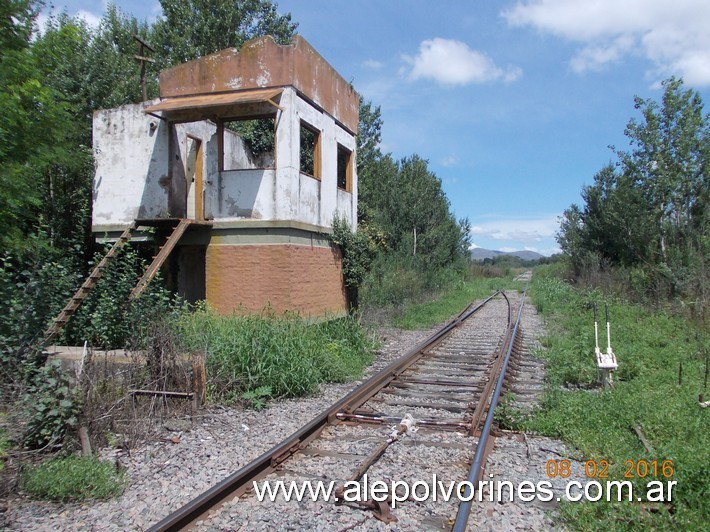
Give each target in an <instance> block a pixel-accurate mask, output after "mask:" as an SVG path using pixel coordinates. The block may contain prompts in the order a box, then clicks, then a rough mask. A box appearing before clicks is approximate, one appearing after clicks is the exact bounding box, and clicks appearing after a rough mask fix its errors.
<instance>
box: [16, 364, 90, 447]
mask: <svg viewBox="0 0 710 532" xmlns="http://www.w3.org/2000/svg"><path fill="white" fill-rule="evenodd" d="M79 394H80V390H78V389H76V388H73V387H72V382H71V381H70V379H69V377H68V376H67V374H66V373H65V372H64V371H62V367H61V362H59V361H58V360H52V361H49V362H48V363H47V364H46V365H45V366H43V367H41V368H39V369H38V370H37V371H36V373H35V374H34V376H33V378H32V381H31V383H30V385H29V386H28V387H27V392H26V395H25V404H26V408H27V411H28V414H27V419H28V422H27V428H26V429H25V433H24V436H23V440H24V444H25V446H26V447H28V448H30V449H42V448H45V447H52V448H57V447H61V446H62V443H63V441H64V437H65V436H66V434H67V432H68V431H69V430H70V429H73V428H75V427H76V426H77V423H78V418H79V415H80V413H81V396H80V395H79Z"/></svg>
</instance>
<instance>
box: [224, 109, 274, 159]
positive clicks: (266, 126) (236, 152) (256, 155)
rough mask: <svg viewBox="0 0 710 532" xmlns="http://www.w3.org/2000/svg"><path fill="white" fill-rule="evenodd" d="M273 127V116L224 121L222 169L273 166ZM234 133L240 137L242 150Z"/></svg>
mask: <svg viewBox="0 0 710 532" xmlns="http://www.w3.org/2000/svg"><path fill="white" fill-rule="evenodd" d="M274 127H275V119H274V117H273V116H270V117H260V118H248V119H241V120H230V121H224V139H223V141H224V159H223V162H224V169H225V170H246V169H256V168H273V167H274V146H275V144H276V142H275V131H274ZM234 135H236V136H238V137H240V138H241V140H242V142H243V146H244V149H243V150H241V149H239V146H238V145H239V141H238V140H237V139H235V138H233V136H234ZM230 137H231V138H230Z"/></svg>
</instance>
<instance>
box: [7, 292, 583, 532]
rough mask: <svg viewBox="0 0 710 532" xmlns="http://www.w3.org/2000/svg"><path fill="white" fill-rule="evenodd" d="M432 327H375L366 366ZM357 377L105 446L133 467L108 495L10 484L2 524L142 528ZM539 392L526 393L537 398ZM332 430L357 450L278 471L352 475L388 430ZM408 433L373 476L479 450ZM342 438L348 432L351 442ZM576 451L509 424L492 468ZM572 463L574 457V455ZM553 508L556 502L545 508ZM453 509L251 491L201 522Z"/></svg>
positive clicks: (445, 473) (531, 320)
mask: <svg viewBox="0 0 710 532" xmlns="http://www.w3.org/2000/svg"><path fill="white" fill-rule="evenodd" d="M523 319H524V324H525V328H524V330H525V333H526V336H525V342H524V346H525V347H526V353H525V354H524V356H523V357H522V360H521V361H520V362H521V364H522V366H521V368H524V367H525V364H527V365H528V367H527V370H526V371H528V373H527V374H526V377H525V378H526V379H528V380H530V379H533V378H540V376H541V375H542V373H541V367H542V366H541V364H540V363H539V362H538V361H536V360H533V359H531V358H530V357H531V355H530V353H529V350H530V349H531V348H532V347H534V346H535V345H536V338H537V337H538V336H539V335H540V334H542V331H543V324H542V322H541V320H540V319H539V318H538V317H537V315H536V313H535V310H534V308H533V307H532V306H531V305H527V306H526V309H525V312H524V318H523ZM429 332H430V331H401V330H397V329H386V328H382V329H380V330H379V334H380V336H381V338H382V339H383V346H382V349H381V350H380V352H379V353H378V355H377V358H376V361H375V363H374V364H373V366H372V367H371V368H369V369H368V371H367V373H366V377H367V376H369V375H370V374H372V373H373V372H375V371H377V370H379V369H380V368H382V367H384V366H385V365H386V364H388V363H389V362H391V361H392V360H394V359H395V358H397V357H399V356H401V355H402V354H403V353H404V352H405V351H406V350H408V349H409V348H411V347H412V346H413V345H414V344H415V343H417V342H418V341H420V340H421V339H423V338H425V337H426V336H427V334H428V333H429ZM531 368H532V369H531ZM521 371H522V369H521ZM359 382H361V381H358V382H353V383H348V384H338V385H326V386H323V387H322V389H321V392H320V393H319V394H318V395H317V396H314V397H308V398H304V399H296V400H288V401H280V402H275V403H272V404H270V405H269V407H268V408H267V409H265V410H262V411H260V412H255V411H250V410H242V409H238V408H220V407H212V408H208V409H205V410H203V411H201V413H200V415H199V416H197V417H194V418H192V419H191V420H190V419H186V420H182V421H183V423H182V426H180V425H179V424H178V425H177V426H175V425H173V426H169V428H171V429H173V430H168V429H167V428H166V429H165V432H164V434H163V437H162V439H163V440H169V439H170V438H172V437H174V436H177V437H178V438H176V441H179V443H169V442H168V441H152V442H148V443H146V444H144V445H143V446H141V447H140V448H137V449H133V450H131V452H130V454H128V453H126V452H124V451H117V450H111V449H106V450H104V451H102V455H103V456H104V457H105V458H109V459H111V460H118V461H120V463H121V465H122V466H123V467H125V468H126V470H127V472H128V476H129V479H130V483H129V485H128V487H127V489H126V491H125V492H124V494H123V495H122V496H121V497H120V498H118V499H116V500H111V501H105V502H85V503H80V504H53V503H45V502H37V501H32V500H31V499H29V498H26V497H24V496H14V497H13V498H11V499H10V500H9V501H8V510H7V512H6V514H5V523H4V526H5V527H6V529H9V530H144V529H146V528H148V527H149V526H150V525H151V524H154V523H156V522H157V521H159V520H160V519H162V518H163V517H165V516H166V515H168V514H169V513H170V512H171V511H173V510H175V509H177V508H178V507H180V506H181V505H183V504H185V503H187V502H188V501H190V500H191V499H193V498H194V497H196V496H197V495H199V494H200V493H202V492H203V491H205V490H206V489H207V488H209V487H210V486H212V485H213V484H215V483H216V482H218V481H220V480H222V479H223V478H224V477H225V476H227V475H228V474H229V473H231V472H233V471H235V470H237V469H239V468H240V467H242V466H244V465H245V464H247V463H248V462H249V461H251V460H253V459H254V458H256V457H257V456H259V455H261V454H262V453H263V452H265V451H266V450H268V449H269V448H271V447H272V446H273V445H275V444H276V443H278V442H280V441H281V440H283V439H284V438H285V437H286V436H288V435H290V434H291V433H293V432H294V431H295V430H297V429H298V428H300V427H301V426H302V425H304V424H305V423H306V422H307V421H309V420H310V419H311V418H312V417H314V416H315V415H317V414H318V413H320V412H322V411H323V410H325V409H326V408H327V407H328V406H329V405H330V404H332V403H334V402H335V401H336V400H338V399H339V398H341V397H342V396H343V395H345V394H346V393H347V392H349V391H350V390H351V389H352V388H353V387H355V386H356V385H357V384H359ZM535 395H536V394H533V395H531V396H530V397H527V398H526V400H529V401H534V399H535ZM327 430H328V433H327V434H326V435H325V438H324V439H322V440H319V441H318V444H317V445H318V448H319V449H322V450H324V451H328V450H334V449H336V448H337V450H338V452H339V453H352V454H353V455H355V456H354V457H353V460H351V461H348V460H343V459H342V458H340V459H337V460H336V459H334V458H332V457H328V456H316V457H314V456H308V457H304V458H301V457H298V458H297V459H295V460H292V461H289V462H288V464H287V466H286V469H285V470H284V471H280V472H279V473H278V478H280V479H281V480H289V479H300V480H302V479H304V478H308V477H311V478H314V479H323V478H326V476H327V478H331V479H332V478H340V479H342V478H347V476H348V475H349V472H350V471H351V470H352V468H354V467H356V464H357V463H358V462H357V459H358V458H359V457H360V456H362V455H366V454H367V452H368V451H369V449H371V448H372V447H373V446H376V445H377V444H378V443H379V442H380V441H382V439H381V438H376V439H375V440H373V439H372V435H373V431H372V429H368V431H367V434H366V436H363V437H358V430H359V429H358V427H351V426H337V427H331V428H329V429H327ZM382 431H383V435H385V434H387V433H388V432H389V428H388V427H382ZM406 436H407V437H406V438H403V441H402V442H401V443H402V444H401V445H400V444H399V443H397V444H395V445H393V446H391V447H390V449H389V450H388V452H387V453H386V454H385V455H384V456H383V458H382V459H381V460H380V461H379V462H378V463H376V464H375V465H374V466H373V467H372V468H371V470H370V472H369V473H370V475H371V476H372V478H376V477H380V478H386V479H398V480H407V479H409V480H412V481H413V480H417V479H418V478H417V477H415V476H412V478H409V477H410V472H409V471H410V469H411V465H412V464H413V463H414V464H416V463H421V464H425V465H426V468H425V470H426V472H427V473H428V475H429V477H431V475H432V474H434V473H436V474H437V477H438V478H440V479H445V480H454V479H456V480H460V479H462V478H464V477H465V475H466V473H467V470H468V461H469V460H470V458H471V456H472V445H471V443H472V439H471V438H468V437H466V436H464V435H462V434H458V433H451V432H450V433H438V432H432V431H426V430H421V431H419V432H417V433H414V434H411V435H410V434H407V435H406ZM368 438H369V439H368ZM405 440H406V441H405ZM343 442H349V443H348V445H347V446H346V447H345V449H344V448H343ZM316 454H317V453H316ZM569 454H570V452H569V451H568V450H567V449H565V448H564V447H563V446H562V445H561V444H560V443H558V442H555V441H552V440H548V439H544V438H533V437H526V438H525V439H523V438H522V437H521V435H517V434H511V435H504V436H500V437H498V438H496V447H495V449H494V452H493V454H492V455H491V457H490V458H489V461H488V463H487V469H486V472H487V474H489V475H490V474H493V475H494V477H495V480H509V481H512V482H518V481H522V480H529V481H532V482H533V483H535V482H538V481H539V480H547V476H546V475H545V464H546V462H547V460H548V459H560V457H566V456H568V455H569ZM314 458H315V459H314ZM349 462H351V463H349ZM574 467H575V468H578V467H579V466H578V465H577V464H576V463H575V465H574ZM326 474H327V475H326ZM417 474H418V475H419V472H418V473H417ZM274 478H276V477H274ZM424 478H426V477H424ZM554 507H555V502H550V503H532V502H531V503H521V502H518V501H515V502H510V503H506V504H496V503H491V502H486V501H483V502H481V503H478V502H476V503H475V504H474V505H473V510H472V514H471V519H470V520H469V526H470V528H471V529H481V530H513V529H518V530H525V529H536V530H537V529H545V528H550V527H552V526H553V523H554V519H555V517H554ZM551 510H552V511H553V513H551V514H548V513H546V512H549V511H551ZM455 513H456V506H455V505H454V503H453V502H451V503H448V504H441V503H436V504H434V503H433V502H424V503H418V502H417V503H414V502H411V501H406V502H405V503H404V505H403V508H402V509H401V510H400V508H399V507H398V508H397V509H395V510H394V511H393V514H394V515H395V516H396V517H397V518H398V519H399V520H398V521H397V522H394V523H391V524H389V525H385V524H384V523H382V522H380V521H377V520H375V519H374V517H373V516H372V513H371V512H366V511H362V510H360V509H358V508H354V507H351V506H348V505H337V506H336V505H334V504H332V503H329V502H322V501H317V502H312V501H308V502H302V503H299V504H298V505H294V504H293V503H285V502H283V501H281V502H279V501H277V502H274V503H271V502H270V503H258V501H256V499H255V497H251V498H242V499H238V500H236V501H232V502H230V503H228V504H227V505H226V506H225V509H224V511H223V512H222V513H221V514H220V516H219V518H218V519H217V520H215V521H214V522H210V523H209V524H205V526H203V527H202V528H204V529H210V530H274V529H286V528H288V529H293V530H298V529H315V530H319V529H323V530H333V529H338V530H347V529H354V530H421V529H439V530H441V529H442V528H447V527H449V526H450V523H451V519H452V516H454V515H455Z"/></svg>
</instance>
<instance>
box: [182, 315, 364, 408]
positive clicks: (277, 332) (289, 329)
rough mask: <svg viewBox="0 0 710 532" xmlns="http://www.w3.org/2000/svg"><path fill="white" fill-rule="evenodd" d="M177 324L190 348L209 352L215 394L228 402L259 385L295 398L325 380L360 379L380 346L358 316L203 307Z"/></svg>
mask: <svg viewBox="0 0 710 532" xmlns="http://www.w3.org/2000/svg"><path fill="white" fill-rule="evenodd" d="M175 327H176V332H177V334H178V336H179V337H180V338H181V341H182V342H183V344H184V347H185V348H186V349H187V350H202V351H204V352H205V353H207V374H208V380H209V383H208V391H209V393H210V397H211V398H212V399H213V400H218V401H227V402H236V401H238V400H240V399H242V398H243V394H244V393H245V392H250V391H256V390H258V389H262V390H264V389H267V388H268V389H269V390H270V393H269V396H272V397H295V396H301V395H305V394H309V393H312V392H314V391H315V390H316V388H317V386H318V385H319V384H320V383H322V382H345V381H348V380H352V379H355V378H357V377H359V376H360V375H361V374H362V370H363V369H364V368H365V367H366V366H367V365H368V364H370V362H371V361H372V349H373V348H374V344H373V341H372V340H371V339H370V338H369V337H368V336H367V335H366V333H365V332H364V331H363V329H362V328H361V327H360V325H359V324H358V322H357V320H356V319H355V318H353V317H345V318H339V319H334V320H329V321H324V322H321V323H316V324H309V323H307V322H306V321H305V320H303V319H301V318H299V317H297V316H293V315H286V316H275V315H270V314H267V315H265V316H254V315H251V316H237V315H232V316H219V315H216V314H215V313H213V312H211V311H210V310H209V309H207V308H204V307H203V308H201V309H198V310H197V311H196V312H194V313H191V314H184V315H182V316H181V317H180V318H179V319H178V320H177V321H175ZM255 398H256V397H255Z"/></svg>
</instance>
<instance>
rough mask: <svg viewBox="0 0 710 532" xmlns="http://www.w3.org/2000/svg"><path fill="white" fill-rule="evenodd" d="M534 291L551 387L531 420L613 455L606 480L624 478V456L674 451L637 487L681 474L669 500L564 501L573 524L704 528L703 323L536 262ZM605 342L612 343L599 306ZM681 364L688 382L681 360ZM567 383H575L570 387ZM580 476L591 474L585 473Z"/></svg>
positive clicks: (594, 454) (709, 442)
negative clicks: (613, 361)
mask: <svg viewBox="0 0 710 532" xmlns="http://www.w3.org/2000/svg"><path fill="white" fill-rule="evenodd" d="M532 296H533V300H534V301H535V303H536V304H537V306H538V309H539V310H541V311H542V312H543V314H544V315H545V317H546V319H547V321H548V329H549V336H548V338H546V339H545V341H544V343H545V344H546V346H547V347H548V349H547V350H546V351H545V353H544V356H545V358H547V359H548V360H549V366H548V378H549V381H550V389H549V391H548V394H547V396H546V399H545V401H544V405H543V409H542V411H541V412H539V413H538V414H536V415H535V416H534V417H533V418H531V419H530V420H528V421H527V422H526V428H527V429H530V430H536V431H540V432H542V433H544V434H547V435H549V436H554V437H559V438H562V439H563V440H565V441H567V442H568V443H570V444H572V445H573V446H575V447H576V448H578V449H579V450H580V451H581V452H582V453H583V455H584V456H585V458H586V459H592V460H597V461H598V460H607V461H608V462H609V463H610V464H611V466H610V468H609V476H610V478H609V480H625V479H624V473H625V472H626V471H627V469H628V465H627V462H626V461H627V460H633V461H635V462H638V461H639V460H647V461H648V462H649V463H651V462H653V461H657V462H658V464H661V463H662V462H663V461H665V460H672V462H673V467H674V474H673V476H672V479H667V478H665V477H663V476H662V475H661V473H659V474H658V476H657V477H655V478H652V477H646V478H634V479H633V483H634V490H635V493H636V494H638V493H644V492H645V490H644V488H645V486H646V485H647V483H648V482H649V481H650V480H660V481H662V482H663V483H664V485H665V482H666V481H667V480H675V481H677V482H678V484H677V486H676V488H675V490H674V492H673V498H672V501H670V504H668V505H657V504H656V505H653V504H651V505H649V504H648V503H644V502H633V503H626V502H625V503H618V502H612V503H602V502H597V503H586V504H581V503H571V504H563V505H562V514H563V516H564V518H565V519H566V520H567V524H568V525H569V526H571V527H572V528H575V529H579V528H581V529H586V528H597V527H598V526H599V523H600V521H601V522H605V523H606V525H608V526H609V527H611V528H616V529H640V528H644V529H645V528H655V529H660V528H667V527H682V528H684V529H701V528H703V527H704V526H705V524H706V523H705V519H706V516H707V515H708V503H707V496H708V493H707V489H708V486H710V437H709V431H708V415H709V414H708V410H707V409H704V408H701V407H700V406H699V404H698V395H699V394H700V393H704V392H705V390H704V374H705V363H706V362H705V360H706V356H707V352H708V348H709V347H710V346H709V345H708V337H707V331H702V330H699V329H696V328H694V327H693V326H692V325H691V324H689V323H687V322H686V321H685V320H683V319H682V318H680V317H676V316H673V315H670V314H667V313H663V312H659V313H651V312H649V311H648V310H646V309H644V308H642V307H640V306H638V305H633V304H630V303H627V302H625V301H623V300H620V299H616V298H613V297H610V296H607V295H605V294H604V293H602V292H601V291H599V290H592V289H586V290H584V291H580V292H578V291H576V290H574V289H573V288H572V287H571V286H570V285H568V284H566V283H564V282H563V281H561V280H559V279H557V278H556V277H554V276H549V275H545V269H544V268H543V269H538V270H536V275H535V279H534V282H533V289H532ZM594 302H596V303H597V304H598V305H599V306H600V307H601V308H602V309H603V304H604V303H605V302H608V303H609V306H610V314H611V325H612V347H613V349H614V352H615V354H616V356H617V360H618V362H619V369H618V371H617V372H616V375H615V380H616V384H615V387H614V389H613V390H610V391H607V392H601V391H600V390H599V388H598V387H597V386H596V379H597V372H596V366H595V363H594V357H593V353H594V329H593V313H592V312H593V311H592V304H593V303H594ZM600 318H601V319H600V322H601V323H600V342H601V348H602V350H604V349H605V348H606V337H605V327H604V319H603V314H600ZM681 364H682V383H681V384H679V369H680V366H681ZM570 385H575V386H572V387H571V388H573V390H570V389H569V388H570ZM634 427H638V428H639V429H640V430H641V431H642V432H643V434H644V435H645V437H646V439H647V440H648V442H649V443H650V445H651V447H652V448H653V452H651V453H649V452H648V451H647V450H646V449H645V447H644V445H643V444H642V443H641V441H640V439H639V438H638V436H637V435H636V433H635V432H634ZM580 480H582V481H584V480H586V479H580Z"/></svg>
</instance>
